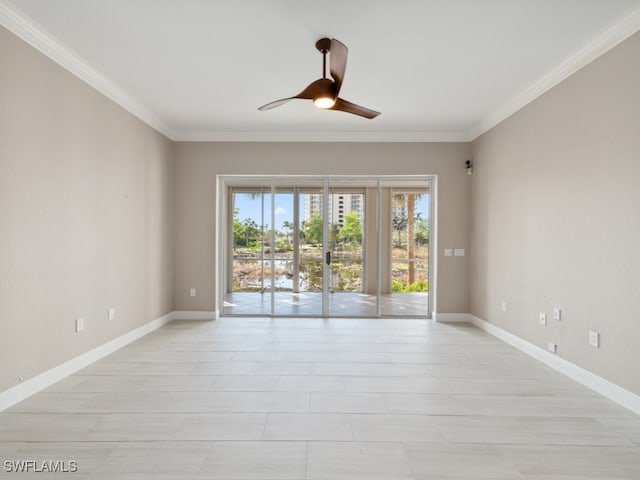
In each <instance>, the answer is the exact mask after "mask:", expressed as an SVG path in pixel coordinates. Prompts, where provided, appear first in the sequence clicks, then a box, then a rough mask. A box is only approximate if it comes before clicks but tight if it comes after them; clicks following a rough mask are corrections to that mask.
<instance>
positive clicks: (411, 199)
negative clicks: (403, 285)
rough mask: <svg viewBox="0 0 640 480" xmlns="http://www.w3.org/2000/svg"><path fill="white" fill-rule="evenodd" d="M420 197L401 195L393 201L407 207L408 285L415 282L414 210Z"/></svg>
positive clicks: (412, 194) (417, 194)
mask: <svg viewBox="0 0 640 480" xmlns="http://www.w3.org/2000/svg"><path fill="white" fill-rule="evenodd" d="M420 197H422V194H419V193H401V194H397V195H394V201H395V203H396V204H397V205H404V204H405V203H404V202H405V201H406V205H407V263H408V268H409V284H412V283H413V282H415V280H416V266H415V256H416V255H415V251H416V237H415V220H416V217H415V210H416V200H418V199H419V198H420Z"/></svg>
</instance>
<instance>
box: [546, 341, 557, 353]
mask: <svg viewBox="0 0 640 480" xmlns="http://www.w3.org/2000/svg"><path fill="white" fill-rule="evenodd" d="M547 350H549V351H550V352H551V353H558V345H556V344H555V343H551V342H549V343H548V344H547Z"/></svg>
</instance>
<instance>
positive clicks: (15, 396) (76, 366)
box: [0, 312, 175, 412]
mask: <svg viewBox="0 0 640 480" xmlns="http://www.w3.org/2000/svg"><path fill="white" fill-rule="evenodd" d="M174 313H175V312H171V313H168V314H166V315H165V316H163V317H160V318H157V319H155V320H152V321H150V322H149V323H146V324H144V325H142V326H141V327H138V328H136V329H134V330H131V331H130V332H128V333H125V334H124V335H121V336H119V337H117V338H114V339H113V340H110V341H109V342H107V343H104V344H102V345H100V346H99V347H96V348H94V349H92V350H89V351H88V352H85V353H83V354H81V355H78V356H77V357H75V358H72V359H71V360H69V361H67V362H64V363H62V364H60V365H58V366H57V367H54V368H52V369H51V370H47V371H46V372H43V373H41V374H39V375H36V376H35V377H33V378H30V379H28V380H26V381H24V382H23V383H20V384H19V385H16V386H15V387H12V388H10V389H9V390H5V391H4V392H0V412H1V411H2V410H5V409H7V408H9V407H10V406H12V405H15V404H16V403H18V402H20V401H22V400H24V399H25V398H27V397H30V396H31V395H33V394H34V393H37V392H39V391H41V390H44V389H45V388H47V387H49V386H51V385H53V384H54V383H56V382H59V381H60V380H62V379H63V378H65V377H68V376H69V375H71V374H73V373H75V372H77V371H78V370H81V369H83V368H85V367H87V366H88V365H91V364H92V363H93V362H95V361H97V360H100V359H101V358H103V357H106V356H107V355H110V354H112V353H113V352H115V351H116V350H118V349H120V348H122V347H124V346H125V345H128V344H129V343H131V342H134V341H135V340H137V339H139V338H141V337H144V336H145V335H147V334H148V333H151V332H153V331H154V330H156V329H158V328H160V327H162V326H164V325H166V324H167V323H169V322H170V321H171V320H173V319H174Z"/></svg>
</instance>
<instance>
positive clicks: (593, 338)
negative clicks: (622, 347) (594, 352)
mask: <svg viewBox="0 0 640 480" xmlns="http://www.w3.org/2000/svg"><path fill="white" fill-rule="evenodd" d="M589 345H591V346H592V347H596V348H600V334H599V333H598V332H594V331H591V330H589Z"/></svg>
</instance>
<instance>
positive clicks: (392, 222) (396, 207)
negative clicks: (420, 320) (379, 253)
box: [380, 180, 431, 316]
mask: <svg viewBox="0 0 640 480" xmlns="http://www.w3.org/2000/svg"><path fill="white" fill-rule="evenodd" d="M382 195H383V196H385V197H386V198H388V199H389V209H388V211H387V212H385V213H386V215H385V217H384V218H383V224H384V225H385V227H384V228H383V231H386V232H387V235H386V239H384V238H383V239H382V241H383V243H386V250H387V252H389V257H388V258H389V260H388V265H387V268H386V269H383V271H384V270H386V272H387V274H386V275H385V276H384V277H382V278H381V297H380V298H381V313H382V315H407V316H413V315H420V316H427V315H428V312H429V227H430V219H431V189H430V184H429V183H428V182H427V181H426V180H421V181H415V180H393V181H385V182H383V185H382Z"/></svg>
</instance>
